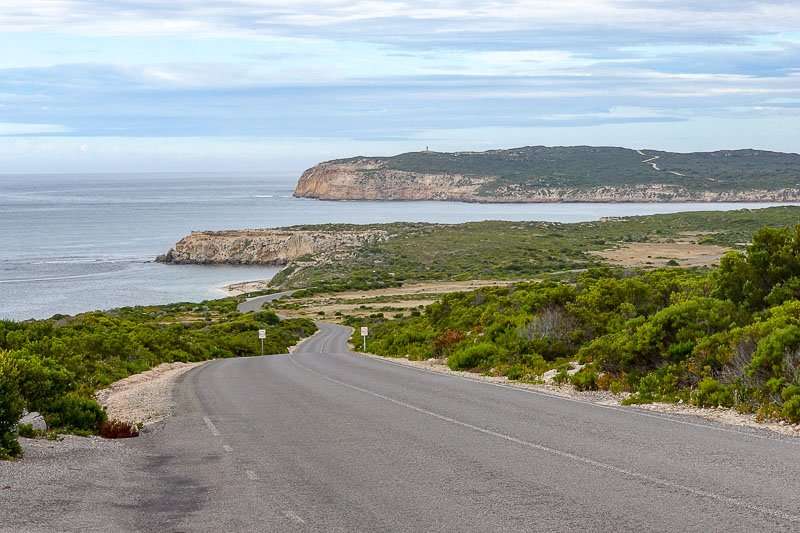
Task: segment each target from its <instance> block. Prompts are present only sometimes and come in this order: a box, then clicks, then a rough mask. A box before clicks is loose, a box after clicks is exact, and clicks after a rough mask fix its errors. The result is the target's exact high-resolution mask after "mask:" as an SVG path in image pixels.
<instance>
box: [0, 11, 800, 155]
mask: <svg viewBox="0 0 800 533" xmlns="http://www.w3.org/2000/svg"><path fill="white" fill-rule="evenodd" d="M797 28H800V5H798V4H797V2H796V1H795V0H783V1H781V0H773V1H758V2H757V1H754V0H729V1H727V2H722V1H721V0H708V1H703V2H695V1H690V0H562V1H559V2H552V1H551V0H548V1H545V0H510V1H503V2H497V1H494V0H439V1H427V0H388V1H377V0H355V1H353V0H350V1H346V0H316V1H311V0H172V1H170V2H164V1H162V0H5V1H4V2H3V7H2V9H0V49H9V50H10V49H12V48H13V49H14V50H15V53H14V54H7V55H4V56H2V57H0V121H2V124H3V125H0V135H3V136H4V142H6V143H8V142H10V140H9V139H10V137H13V136H15V135H16V136H25V137H26V139H27V138H29V137H35V136H37V135H39V136H42V137H43V138H45V137H46V139H47V144H44V145H42V146H48V147H52V146H54V144H53V143H56V142H58V138H62V139H65V142H67V141H66V139H72V141H69V142H70V143H71V142H73V141H74V140H77V139H86V138H93V139H100V138H114V139H119V138H129V139H133V138H142V139H157V138H174V139H189V138H191V139H198V138H207V139H215V138H219V139H222V138H230V137H237V138H240V137H243V138H252V139H257V138H278V137H282V138H296V139H301V138H303V139H304V138H307V137H309V136H313V137H314V138H315V139H328V140H329V142H330V143H331V145H334V144H335V143H338V144H336V145H338V146H345V145H347V146H349V145H348V144H347V143H346V142H345V140H346V139H359V140H360V141H362V142H363V141H364V140H372V141H374V142H377V143H381V144H380V146H382V147H390V146H395V147H396V148H397V149H398V150H399V149H401V148H403V147H406V146H407V143H408V142H412V143H413V142H417V141H418V140H419V139H420V138H425V139H426V140H427V139H435V138H440V137H439V136H438V134H437V133H436V132H441V135H442V136H444V135H447V136H450V138H452V139H461V142H465V143H467V144H466V145H464V146H461V148H465V149H467V148H471V147H474V146H473V145H471V144H469V142H468V141H466V140H465V139H466V137H463V136H460V135H458V134H456V133H454V132H458V131H463V132H476V133H475V136H476V137H475V138H474V139H481V138H482V137H481V136H482V135H483V134H482V133H477V132H479V131H484V132H485V131H491V132H492V136H493V137H492V139H493V140H492V142H493V143H494V144H495V145H497V146H503V145H509V144H516V142H517V141H518V140H519V139H520V138H521V136H520V135H521V134H520V133H519V132H521V131H525V130H526V129H527V130H530V131H531V132H544V131H549V132H550V133H548V134H546V135H545V137H547V139H546V140H544V142H543V143H544V144H554V143H561V144H564V143H567V142H568V141H570V140H572V139H574V136H575V135H580V136H581V137H580V139H582V141H581V142H583V143H586V144H592V143H596V142H603V143H609V142H612V141H614V139H615V138H616V139H618V141H617V142H618V143H620V144H621V143H623V142H624V141H626V140H627V139H628V136H627V135H628V133H627V132H625V133H624V134H622V133H621V132H622V130H621V129H615V128H616V127H617V126H621V125H624V124H629V125H630V126H631V128H632V130H635V131H639V132H642V135H648V136H651V137H652V136H654V135H655V136H656V137H657V138H655V139H654V142H653V143H652V144H653V145H658V144H659V140H658V139H659V138H660V139H661V140H662V142H663V143H665V144H667V143H673V144H672V146H673V147H675V146H684V147H685V148H686V149H689V150H692V149H703V148H704V147H706V146H705V145H703V143H702V142H701V140H702V138H703V137H702V136H701V135H699V132H703V131H706V132H708V135H709V138H708V143H707V145H708V146H711V145H712V144H714V142H716V140H715V138H713V131H712V129H713V128H714V127H717V125H718V124H719V121H720V120H729V119H730V120H736V121H737V123H739V124H741V125H742V127H741V128H738V131H732V132H730V134H729V135H728V136H726V137H724V138H726V139H729V138H730V139H735V138H736V137H735V135H739V137H738V138H739V139H740V141H738V142H737V143H736V144H738V145H747V144H753V139H759V140H761V141H763V142H767V141H766V140H767V139H774V140H775V142H776V143H782V144H781V146H784V145H792V143H795V144H800V132H798V131H792V130H791V128H789V129H787V128H784V127H783V126H780V127H778V126H777V125H778V124H779V123H780V124H784V123H785V122H786V121H787V120H791V119H793V118H800V116H798V115H800V106H798V104H797V102H800V70H799V68H800V32H798V30H797ZM770 121H772V124H773V125H775V126H776V127H772V128H771V127H770V126H769V124H770ZM681 125H683V127H685V128H687V129H689V128H691V129H692V134H691V135H690V134H689V133H681V130H680V127H681ZM570 128H571V129H572V131H569V130H570ZM754 128H756V129H757V131H754V132H753V131H751V130H753V129H754ZM734 130H736V128H735V129H734ZM503 131H505V132H507V134H503V133H502V132H503ZM498 132H499V133H498ZM567 132H569V133H567ZM609 132H614V133H613V134H614V135H616V137H613V138H609V137H608V135H609ZM659 132H663V134H659ZM759 133H760V134H761V135H762V136H761V137H757V135H758V134H759ZM532 134H533V133H532ZM465 135H466V134H465ZM659 135H660V137H659ZM778 135H780V137H778ZM550 137H552V139H550ZM680 139H684V140H683V141H681V140H680ZM334 140H335V141H334ZM404 140H405V141H404ZM440 140H441V138H440ZM25 142H28V141H27V140H26V141H25ZM209 142H210V141H209ZM298 142H300V141H298ZM442 142H444V141H442ZM471 142H473V143H477V142H478V141H477V140H473V141H471ZM480 142H483V141H480ZM681 143H683V145H682V144H681ZM84 144H85V143H82V144H81V146H83V145H84ZM26 146H27V144H26ZM70 146H72V144H70ZM147 146H150V147H152V146H156V147H157V146H158V143H154V144H152V143H151V144H148V145H147ZM165 146H166V145H165ZM186 146H187V145H186V144H181V147H182V150H183V149H184V148H185V147H186ZM228 146H240V144H239V143H231V144H229V145H228ZM315 146H316V145H315ZM454 148H458V147H457V146H455V147H454ZM315 149H316V148H315ZM389 151H391V149H389ZM69 153H72V152H69ZM116 153H120V154H121V153H122V152H116ZM180 153H181V154H183V153H184V152H183V151H181V152H180ZM86 154H88V155H92V154H95V152H92V151H91V150H90V151H88V152H87V153H86ZM62 155H63V154H62ZM88 155H87V157H88ZM173 155H174V154H173ZM334 155H336V154H334ZM120 157H123V155H120ZM175 157H177V156H175Z"/></svg>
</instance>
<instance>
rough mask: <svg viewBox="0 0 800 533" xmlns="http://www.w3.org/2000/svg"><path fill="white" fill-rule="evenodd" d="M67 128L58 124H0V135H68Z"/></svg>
mask: <svg viewBox="0 0 800 533" xmlns="http://www.w3.org/2000/svg"><path fill="white" fill-rule="evenodd" d="M69 131H70V130H69V128H67V127H65V126H62V125H60V124H25V123H22V122H0V135H2V136H6V135H44V134H53V133H69Z"/></svg>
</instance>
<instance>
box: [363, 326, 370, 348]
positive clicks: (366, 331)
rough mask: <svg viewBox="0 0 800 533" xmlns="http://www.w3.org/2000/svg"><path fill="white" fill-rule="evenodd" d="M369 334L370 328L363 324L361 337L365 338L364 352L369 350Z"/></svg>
mask: <svg viewBox="0 0 800 533" xmlns="http://www.w3.org/2000/svg"><path fill="white" fill-rule="evenodd" d="M368 335H369V328H368V327H367V326H361V338H362V339H364V352H365V353H366V351H367V336H368Z"/></svg>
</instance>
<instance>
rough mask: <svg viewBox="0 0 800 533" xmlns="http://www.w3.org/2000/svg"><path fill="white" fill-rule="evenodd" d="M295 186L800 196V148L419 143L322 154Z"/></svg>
mask: <svg viewBox="0 0 800 533" xmlns="http://www.w3.org/2000/svg"><path fill="white" fill-rule="evenodd" d="M294 195H295V196H296V197H301V198H316V199H321V200H445V201H462V202H487V203H491V202H519V203H523V202H524V203H528V202H529V203H547V202H789V201H800V155H798V154H782V153H778V152H764V151H757V150H733V151H722V152H707V153H696V154H677V153H669V152H657V151H648V152H643V151H641V150H628V149H624V148H610V147H609V148H605V147H553V148H548V147H524V148H518V149H512V150H491V151H488V152H455V153H438V152H428V151H426V152H416V153H409V154H400V155H398V156H393V157H355V158H350V159H340V160H335V161H327V162H324V163H320V164H318V165H316V166H314V167H312V168H310V169H308V170H306V171H305V172H304V173H303V174H302V176H301V177H300V179H299V181H298V183H297V187H296V189H295V192H294Z"/></svg>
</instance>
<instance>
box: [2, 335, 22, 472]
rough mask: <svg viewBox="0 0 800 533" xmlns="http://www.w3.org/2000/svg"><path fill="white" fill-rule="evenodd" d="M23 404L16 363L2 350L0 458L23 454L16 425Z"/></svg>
mask: <svg viewBox="0 0 800 533" xmlns="http://www.w3.org/2000/svg"><path fill="white" fill-rule="evenodd" d="M23 406H24V402H23V399H22V396H21V395H20V392H19V385H18V377H17V367H16V364H15V362H14V360H13V359H11V357H9V355H8V353H7V352H3V351H0V459H8V458H10V457H17V456H19V455H21V454H22V448H21V447H20V445H19V442H17V434H16V431H15V426H16V424H17V421H19V419H20V417H21V416H22V409H23Z"/></svg>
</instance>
